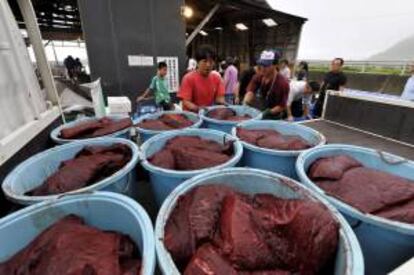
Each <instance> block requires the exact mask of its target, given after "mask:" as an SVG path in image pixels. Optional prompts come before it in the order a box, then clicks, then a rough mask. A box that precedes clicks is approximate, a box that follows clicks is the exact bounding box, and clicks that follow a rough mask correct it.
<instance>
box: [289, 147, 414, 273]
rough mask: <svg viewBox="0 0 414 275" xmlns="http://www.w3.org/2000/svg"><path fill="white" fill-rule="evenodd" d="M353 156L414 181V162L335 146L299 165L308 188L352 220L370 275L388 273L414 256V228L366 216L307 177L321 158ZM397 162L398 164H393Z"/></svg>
mask: <svg viewBox="0 0 414 275" xmlns="http://www.w3.org/2000/svg"><path fill="white" fill-rule="evenodd" d="M339 154H346V155H349V156H351V157H353V158H355V159H357V160H358V161H360V162H362V163H363V164H364V165H365V166H366V167H370V168H374V169H378V170H381V171H384V172H388V173H391V174H394V175H398V176H401V177H405V178H408V179H411V180H414V162H413V161H404V159H402V158H401V157H398V156H395V155H391V154H388V153H381V152H378V151H376V150H372V149H367V148H363V147H357V146H351V145H342V144H333V145H326V146H322V147H319V148H314V149H311V150H309V151H307V152H304V153H303V154H301V155H300V156H299V158H298V161H297V163H296V169H297V172H298V175H299V177H300V179H301V181H302V183H304V184H305V185H306V186H309V187H310V188H312V189H313V190H316V191H317V192H319V193H320V194H322V195H324V196H326V197H327V199H328V200H329V201H330V202H332V204H333V205H334V206H335V207H337V208H338V209H339V210H340V211H341V212H342V213H343V214H344V215H345V217H346V218H347V219H348V221H349V223H350V224H351V226H352V227H353V229H354V231H355V233H356V235H357V237H358V239H359V242H360V244H361V247H362V251H363V253H364V258H365V266H366V270H367V274H375V275H379V274H387V273H388V272H390V271H391V270H393V269H394V268H396V267H398V266H400V265H401V264H403V263H404V262H405V261H406V260H408V259H410V258H412V257H414V225H410V224H405V223H401V222H396V221H391V220H387V219H384V218H381V217H377V216H373V215H369V214H364V213H362V212H360V211H359V210H357V209H356V208H354V207H351V206H349V205H348V204H345V203H343V202H341V201H340V200H338V199H335V198H333V197H330V196H328V195H326V194H325V192H324V191H323V190H322V189H321V188H319V187H318V186H317V185H316V184H314V183H313V182H312V181H311V180H310V179H309V178H308V176H307V174H306V172H307V171H308V169H309V167H310V165H311V164H312V163H313V162H314V161H315V160H317V159H319V158H321V157H328V156H334V155H339ZM392 163H394V164H392Z"/></svg>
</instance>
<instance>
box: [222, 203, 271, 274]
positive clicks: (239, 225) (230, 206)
mask: <svg viewBox="0 0 414 275" xmlns="http://www.w3.org/2000/svg"><path fill="white" fill-rule="evenodd" d="M253 211H254V209H253V206H252V205H251V203H250V202H249V201H248V200H246V199H245V198H244V197H242V196H239V195H230V196H227V197H226V198H225V199H224V202H223V206H222V212H221V218H220V232H221V238H222V244H221V248H222V250H223V253H224V255H226V256H227V257H228V258H229V259H230V261H231V262H233V263H234V264H235V265H236V266H237V268H238V269H245V270H255V269H265V268H271V267H272V265H273V264H274V265H275V266H276V265H277V264H278V263H277V262H276V261H274V260H275V259H273V257H272V254H271V251H270V249H269V247H268V246H267V244H266V242H265V240H264V239H262V236H261V235H260V234H259V232H258V230H257V228H256V227H255V226H254V224H253V220H252V218H253V215H254V214H253V213H254V212H253Z"/></svg>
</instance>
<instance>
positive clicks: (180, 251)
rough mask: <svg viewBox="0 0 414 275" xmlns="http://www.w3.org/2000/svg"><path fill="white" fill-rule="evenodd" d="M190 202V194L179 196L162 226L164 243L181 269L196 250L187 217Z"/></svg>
mask: <svg viewBox="0 0 414 275" xmlns="http://www.w3.org/2000/svg"><path fill="white" fill-rule="evenodd" d="M192 202H193V198H192V196H181V197H180V198H179V199H178V201H177V205H176V206H175V208H174V210H173V211H172V213H171V215H170V217H169V218H168V221H167V223H166V224H165V228H164V245H165V247H166V248H167V250H168V251H169V252H170V254H171V257H172V259H173V260H174V262H175V265H176V266H177V268H178V269H179V270H181V271H183V270H184V269H185V267H186V266H187V263H188V262H189V261H190V259H191V257H192V256H193V254H194V253H195V251H196V239H195V236H194V232H193V231H192V230H191V226H190V218H189V212H190V209H191V204H192Z"/></svg>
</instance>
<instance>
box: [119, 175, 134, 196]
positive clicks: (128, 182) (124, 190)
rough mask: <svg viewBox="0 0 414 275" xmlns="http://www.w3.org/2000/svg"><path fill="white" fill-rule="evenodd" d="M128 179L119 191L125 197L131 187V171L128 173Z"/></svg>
mask: <svg viewBox="0 0 414 275" xmlns="http://www.w3.org/2000/svg"><path fill="white" fill-rule="evenodd" d="M127 177H128V179H127V183H126V184H125V187H124V188H123V189H122V190H120V193H121V194H123V195H125V193H126V192H127V191H128V189H129V187H130V186H131V181H132V171H131V172H129V173H128V176H127Z"/></svg>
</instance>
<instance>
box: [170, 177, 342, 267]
mask: <svg viewBox="0 0 414 275" xmlns="http://www.w3.org/2000/svg"><path fill="white" fill-rule="evenodd" d="M338 239H339V225H338V223H337V222H336V220H334V218H333V217H332V215H331V213H330V212H329V211H328V209H326V208H325V206H323V205H322V204H319V203H316V202H313V201H310V200H285V199H280V198H277V197H274V196H272V195H267V194H259V195H256V196H254V197H249V196H247V195H244V194H241V193H238V192H236V191H234V190H233V189H231V188H228V187H225V186H223V185H221V186H219V185H216V184H212V185H205V186H200V187H196V188H194V189H193V190H191V191H190V192H188V193H187V194H186V195H183V196H181V197H180V198H179V200H178V202H177V205H176V207H175V208H174V210H173V212H172V213H171V215H170V217H169V218H168V221H167V224H166V227H165V239H164V244H165V246H166V248H167V250H168V251H169V252H170V253H171V255H172V257H173V259H174V261H175V263H176V265H177V267H178V268H179V269H180V270H181V271H184V270H185V272H184V274H187V275H188V274H201V275H204V274H214V275H221V274H223V275H227V274H241V275H287V274H291V273H292V274H318V272H320V271H322V270H325V269H326V267H330V264H331V263H332V262H333V261H334V257H335V255H336V250H337V247H338ZM190 259H191V260H190Z"/></svg>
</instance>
